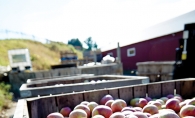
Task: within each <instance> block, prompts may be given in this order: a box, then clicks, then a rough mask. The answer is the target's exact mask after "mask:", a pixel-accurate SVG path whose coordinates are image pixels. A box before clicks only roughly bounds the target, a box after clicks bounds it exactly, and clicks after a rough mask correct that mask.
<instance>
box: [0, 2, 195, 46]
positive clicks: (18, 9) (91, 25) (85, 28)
mask: <svg viewBox="0 0 195 118" xmlns="http://www.w3.org/2000/svg"><path fill="white" fill-rule="evenodd" d="M192 10H195V0H0V38H2V37H11V34H12V36H13V37H14V33H9V36H7V35H5V34H6V33H5V32H4V31H5V30H6V29H7V30H10V31H15V32H23V33H25V34H29V35H34V36H35V37H39V38H40V41H43V40H42V39H49V40H52V41H60V42H64V43H67V42H68V40H70V39H72V38H78V39H79V40H80V41H81V42H82V43H83V44H84V40H86V39H87V38H88V37H92V40H93V41H95V42H97V44H98V47H99V48H102V49H103V48H104V47H109V46H110V45H113V44H114V45H116V46H117V42H119V43H131V42H132V41H133V40H136V38H134V37H136V35H140V32H141V31H142V30H143V29H146V28H148V27H150V26H153V25H155V24H158V23H161V22H163V21H166V20H169V19H171V18H174V17H176V16H179V15H182V14H184V13H187V12H190V11H192ZM17 36H18V35H17ZM21 37H22V36H21ZM30 38H32V37H30ZM84 46H85V45H84ZM85 47H86V46H85Z"/></svg>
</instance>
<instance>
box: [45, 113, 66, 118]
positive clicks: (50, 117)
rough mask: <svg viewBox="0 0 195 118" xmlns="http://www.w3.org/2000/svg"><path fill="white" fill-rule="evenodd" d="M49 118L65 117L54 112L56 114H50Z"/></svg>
mask: <svg viewBox="0 0 195 118" xmlns="http://www.w3.org/2000/svg"><path fill="white" fill-rule="evenodd" d="M47 118H64V116H63V115H62V114H61V113H58V112H54V113H50V114H49V115H48V116H47Z"/></svg>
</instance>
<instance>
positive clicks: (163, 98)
mask: <svg viewBox="0 0 195 118" xmlns="http://www.w3.org/2000/svg"><path fill="white" fill-rule="evenodd" d="M160 99H161V100H163V101H164V103H166V102H167V100H168V99H169V98H168V97H161V98H160Z"/></svg>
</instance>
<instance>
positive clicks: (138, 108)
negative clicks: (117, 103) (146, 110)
mask: <svg viewBox="0 0 195 118" xmlns="http://www.w3.org/2000/svg"><path fill="white" fill-rule="evenodd" d="M134 109H135V111H142V108H141V107H134Z"/></svg>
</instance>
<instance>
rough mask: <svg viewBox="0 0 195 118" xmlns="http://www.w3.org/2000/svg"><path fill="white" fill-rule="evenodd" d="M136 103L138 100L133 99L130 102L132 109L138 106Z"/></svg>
mask: <svg viewBox="0 0 195 118" xmlns="http://www.w3.org/2000/svg"><path fill="white" fill-rule="evenodd" d="M138 102H139V98H133V99H131V101H130V105H131V106H133V107H136V106H138Z"/></svg>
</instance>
